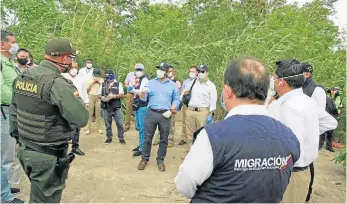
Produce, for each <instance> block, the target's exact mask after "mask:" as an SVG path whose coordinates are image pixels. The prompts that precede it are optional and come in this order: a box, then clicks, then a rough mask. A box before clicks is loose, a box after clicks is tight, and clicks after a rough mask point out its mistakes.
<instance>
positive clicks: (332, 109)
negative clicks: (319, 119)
mask: <svg viewBox="0 0 347 204" xmlns="http://www.w3.org/2000/svg"><path fill="white" fill-rule="evenodd" d="M325 111H326V112H328V113H329V114H330V115H331V116H333V117H334V118H337V116H338V110H337V108H336V105H335V102H334V100H333V99H332V98H330V97H328V96H327V102H326V105H325Z"/></svg>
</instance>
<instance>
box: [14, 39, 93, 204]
mask: <svg viewBox="0 0 347 204" xmlns="http://www.w3.org/2000/svg"><path fill="white" fill-rule="evenodd" d="M76 54H77V51H76V50H75V49H73V48H72V47H71V44H70V41H69V40H68V39H66V38H52V39H50V40H48V42H47V45H46V49H45V56H44V57H45V60H43V61H42V62H41V63H40V64H39V65H37V66H35V67H33V68H31V69H27V70H26V71H24V72H23V73H21V75H19V76H18V77H17V78H16V80H15V81H14V83H13V90H14V93H13V98H12V103H11V106H10V134H11V136H13V137H15V138H16V139H17V140H18V142H19V144H20V147H19V150H18V158H19V161H20V163H21V165H22V167H23V169H24V171H25V173H26V174H27V176H28V177H29V180H30V182H31V192H30V200H29V203H59V202H60V199H61V196H62V191H63V189H64V188H65V180H66V179H67V175H68V170H69V167H70V163H71V162H72V160H73V158H74V155H73V154H72V153H70V154H67V151H68V140H69V139H70V138H71V137H72V136H73V134H74V133H75V131H76V128H81V127H84V126H85V125H86V124H87V122H88V111H87V109H86V108H85V106H84V103H83V101H82V99H81V98H80V96H79V93H78V91H77V90H76V88H75V86H74V85H73V83H72V82H71V81H70V80H67V79H65V78H64V77H63V76H62V75H61V73H62V72H68V71H69V69H70V68H71V63H72V55H76Z"/></svg>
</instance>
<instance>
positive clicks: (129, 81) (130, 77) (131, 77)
mask: <svg viewBox="0 0 347 204" xmlns="http://www.w3.org/2000/svg"><path fill="white" fill-rule="evenodd" d="M135 80H136V76H135V72H129V73H128V75H127V78H126V79H125V84H126V85H128V84H132V85H134V84H135Z"/></svg>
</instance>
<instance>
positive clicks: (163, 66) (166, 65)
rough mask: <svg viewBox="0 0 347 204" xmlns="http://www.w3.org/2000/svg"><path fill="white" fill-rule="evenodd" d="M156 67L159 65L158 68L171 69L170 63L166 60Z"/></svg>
mask: <svg viewBox="0 0 347 204" xmlns="http://www.w3.org/2000/svg"><path fill="white" fill-rule="evenodd" d="M156 67H157V68H158V69H162V70H165V71H167V70H169V68H170V65H169V64H168V63H166V62H162V63H160V64H159V65H157V66H156Z"/></svg>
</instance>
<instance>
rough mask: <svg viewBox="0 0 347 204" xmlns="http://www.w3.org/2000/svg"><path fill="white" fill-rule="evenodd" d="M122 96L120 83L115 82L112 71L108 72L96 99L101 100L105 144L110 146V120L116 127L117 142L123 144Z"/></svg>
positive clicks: (122, 91) (111, 134)
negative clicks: (113, 121)
mask: <svg viewBox="0 0 347 204" xmlns="http://www.w3.org/2000/svg"><path fill="white" fill-rule="evenodd" d="M123 96H124V90H123V86H122V83H119V82H117V81H116V76H115V74H114V73H113V71H112V70H108V71H107V73H106V81H105V82H103V83H102V86H101V87H100V89H99V95H98V98H100V99H101V107H102V113H103V116H104V121H105V127H106V137H107V139H106V141H105V144H110V143H111V142H112V136H113V133H112V119H114V120H115V122H116V125H117V133H118V139H119V142H120V143H121V144H125V140H124V126H123V113H122V102H121V100H120V99H122V98H123Z"/></svg>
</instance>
